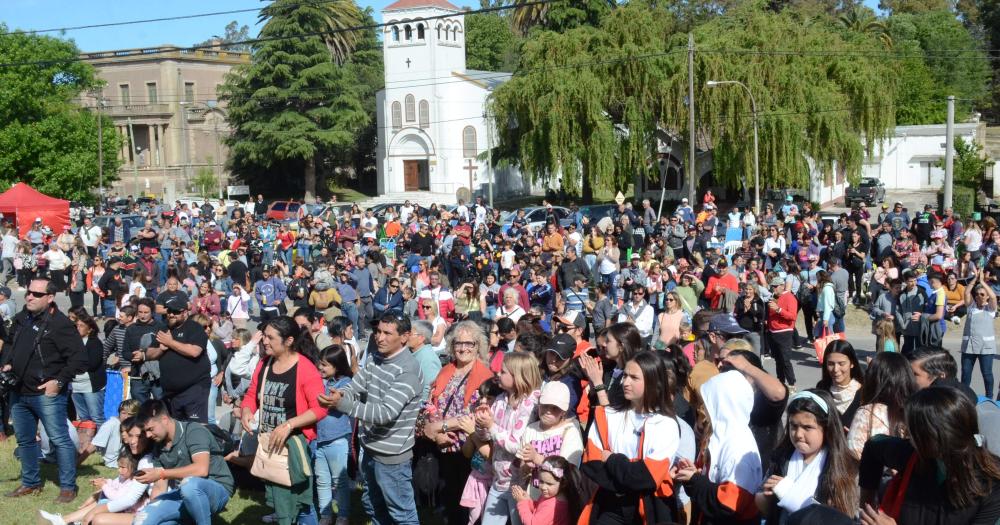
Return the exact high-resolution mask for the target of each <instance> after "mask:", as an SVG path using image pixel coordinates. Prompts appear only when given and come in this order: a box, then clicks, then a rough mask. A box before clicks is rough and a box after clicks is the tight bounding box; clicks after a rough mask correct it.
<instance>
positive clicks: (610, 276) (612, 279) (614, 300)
mask: <svg viewBox="0 0 1000 525" xmlns="http://www.w3.org/2000/svg"><path fill="white" fill-rule="evenodd" d="M617 282H618V272H611V273H607V274H605V273H602V274H601V284H606V285H608V287H609V288H610V289H609V291H608V293H609V294H610V295H609V296H610V297H611V304H613V305H616V306H617V305H618V300H619V299H621V297H619V296H618V285H617V284H616V283H617Z"/></svg>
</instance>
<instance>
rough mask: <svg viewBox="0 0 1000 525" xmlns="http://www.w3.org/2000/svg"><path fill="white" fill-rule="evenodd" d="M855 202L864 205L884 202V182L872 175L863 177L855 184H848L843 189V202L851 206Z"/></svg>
mask: <svg viewBox="0 0 1000 525" xmlns="http://www.w3.org/2000/svg"><path fill="white" fill-rule="evenodd" d="M855 202H861V203H864V204H865V205H866V206H874V205H875V204H878V203H880V202H885V184H883V183H882V181H881V180H879V179H876V178H874V177H865V178H863V179H861V181H860V182H859V183H858V185H857V186H855V185H853V184H852V185H850V186H848V187H847V189H846V190H844V203H845V204H847V206H851V205H852V204H854V203H855Z"/></svg>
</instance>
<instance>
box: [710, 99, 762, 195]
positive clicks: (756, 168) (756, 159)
mask: <svg viewBox="0 0 1000 525" xmlns="http://www.w3.org/2000/svg"><path fill="white" fill-rule="evenodd" d="M727 84H732V85H737V86H740V87H741V88H743V90H744V91H746V92H747V96H749V97H750V109H751V111H753V179H754V188H753V194H754V197H753V205H754V208H755V209H754V214H758V213H760V143H759V142H758V139H757V101H756V100H754V98H753V93H752V92H751V91H750V88H748V87H747V85H746V84H744V83H742V82H740V81H739V80H709V81H708V82H706V83H705V86H707V87H717V86H724V85H727Z"/></svg>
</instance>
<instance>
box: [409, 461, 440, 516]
mask: <svg viewBox="0 0 1000 525" xmlns="http://www.w3.org/2000/svg"><path fill="white" fill-rule="evenodd" d="M440 474H441V465H440V464H439V463H438V459H437V457H436V456H435V455H434V454H433V453H430V452H428V453H427V454H424V455H423V456H420V457H419V458H417V461H416V463H415V464H414V465H413V492H414V496H415V497H416V500H417V501H427V502H428V504H429V505H430V506H431V508H434V507H436V506H437V488H438V481H439V480H440Z"/></svg>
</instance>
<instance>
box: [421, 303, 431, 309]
mask: <svg viewBox="0 0 1000 525" xmlns="http://www.w3.org/2000/svg"><path fill="white" fill-rule="evenodd" d="M421 308H423V309H424V310H430V309H431V308H433V306H431V305H429V304H425V305H423V306H421Z"/></svg>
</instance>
